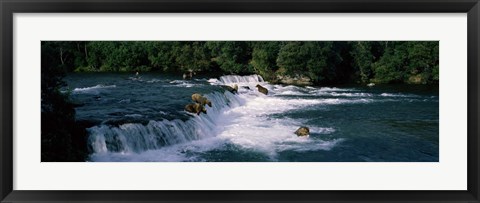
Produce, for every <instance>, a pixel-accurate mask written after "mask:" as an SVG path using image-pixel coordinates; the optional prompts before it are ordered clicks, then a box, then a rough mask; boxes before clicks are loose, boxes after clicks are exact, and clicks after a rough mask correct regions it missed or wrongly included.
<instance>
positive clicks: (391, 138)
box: [41, 41, 439, 162]
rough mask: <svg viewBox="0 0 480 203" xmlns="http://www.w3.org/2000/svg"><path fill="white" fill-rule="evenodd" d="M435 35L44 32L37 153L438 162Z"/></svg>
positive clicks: (83, 158) (91, 157)
mask: <svg viewBox="0 0 480 203" xmlns="http://www.w3.org/2000/svg"><path fill="white" fill-rule="evenodd" d="M438 86H439V42H438V41H42V42H41V160H42V162H438V161H439V88H438Z"/></svg>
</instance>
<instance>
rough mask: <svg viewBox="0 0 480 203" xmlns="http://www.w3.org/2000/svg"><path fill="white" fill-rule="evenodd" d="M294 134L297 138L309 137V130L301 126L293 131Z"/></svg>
mask: <svg viewBox="0 0 480 203" xmlns="http://www.w3.org/2000/svg"><path fill="white" fill-rule="evenodd" d="M295 134H297V136H298V137H304V136H307V137H308V136H309V135H310V129H309V128H308V127H305V126H302V127H300V128H298V130H297V131H295Z"/></svg>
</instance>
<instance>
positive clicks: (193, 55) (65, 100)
mask: <svg viewBox="0 0 480 203" xmlns="http://www.w3.org/2000/svg"><path fill="white" fill-rule="evenodd" d="M438 49H439V42H438V41H348V42H347V41H207V42H204V41H192V42H190V41H42V42H41V98H42V103H41V112H42V113H41V116H42V120H41V121H42V123H41V126H42V132H41V133H42V138H41V140H42V145H41V147H42V156H41V157H42V161H84V160H85V158H86V156H87V154H88V150H87V146H86V141H85V140H86V139H87V138H86V137H87V135H86V130H85V127H86V126H85V124H82V123H79V122H78V121H76V120H75V104H74V103H73V102H72V101H70V98H69V95H68V94H65V93H63V92H62V91H61V89H62V88H63V87H64V86H66V84H65V82H64V81H63V77H65V76H66V74H68V73H72V72H131V73H135V72H147V71H156V72H161V73H170V74H171V73H174V74H179V75H181V74H183V73H186V72H194V73H197V74H203V73H210V74H211V73H214V74H216V75H218V76H221V75H230V74H238V75H249V74H259V75H261V76H262V77H263V78H264V79H265V80H266V81H268V82H270V83H284V84H288V82H286V81H288V80H287V79H292V78H293V79H299V78H300V79H303V80H306V81H308V83H307V84H309V85H316V86H321V85H339V84H352V83H355V84H368V83H378V84H381V83H407V84H438V81H439V50H438Z"/></svg>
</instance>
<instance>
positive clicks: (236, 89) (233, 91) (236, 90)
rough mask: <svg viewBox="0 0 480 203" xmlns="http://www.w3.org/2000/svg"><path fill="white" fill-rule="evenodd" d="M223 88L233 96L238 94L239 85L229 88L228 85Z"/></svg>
mask: <svg viewBox="0 0 480 203" xmlns="http://www.w3.org/2000/svg"><path fill="white" fill-rule="evenodd" d="M222 87H223V88H224V89H226V90H227V91H229V92H231V93H232V94H236V93H238V85H237V84H234V85H233V87H231V86H228V85H222Z"/></svg>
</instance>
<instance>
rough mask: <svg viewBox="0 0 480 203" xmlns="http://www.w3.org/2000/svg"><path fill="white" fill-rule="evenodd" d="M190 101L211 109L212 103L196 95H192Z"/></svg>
mask: <svg viewBox="0 0 480 203" xmlns="http://www.w3.org/2000/svg"><path fill="white" fill-rule="evenodd" d="M192 100H193V101H194V102H196V103H198V104H200V105H202V106H205V105H208V106H209V107H212V102H211V101H210V100H208V99H207V98H206V97H204V96H202V95H200V94H198V93H195V94H192Z"/></svg>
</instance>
